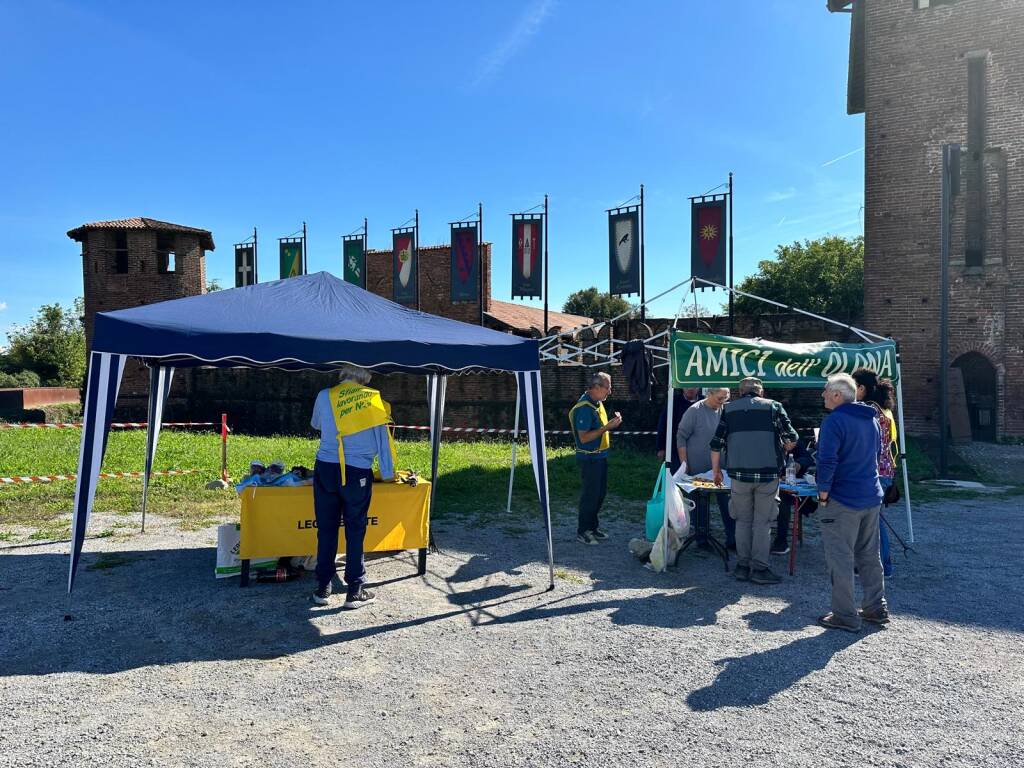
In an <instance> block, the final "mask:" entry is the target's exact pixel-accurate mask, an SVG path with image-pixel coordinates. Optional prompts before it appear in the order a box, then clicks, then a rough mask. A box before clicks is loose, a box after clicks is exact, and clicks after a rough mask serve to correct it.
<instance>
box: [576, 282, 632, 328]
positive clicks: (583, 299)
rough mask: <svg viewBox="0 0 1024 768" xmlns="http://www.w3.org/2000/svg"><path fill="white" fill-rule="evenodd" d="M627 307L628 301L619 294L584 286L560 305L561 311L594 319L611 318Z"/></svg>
mask: <svg viewBox="0 0 1024 768" xmlns="http://www.w3.org/2000/svg"><path fill="white" fill-rule="evenodd" d="M628 309H629V302H628V301H626V300H625V299H624V298H622V297H621V296H614V295H612V294H610V293H600V292H599V291H598V290H597V288H593V287H591V288H584V289H583V290H582V291H576V293H573V294H570V295H569V298H568V299H566V300H565V304H564V305H562V311H563V312H567V313H568V314H570V315H582V316H583V317H591V318H593V319H594V320H611V319H612V318H613V317H618V316H619V315H621V314H622V313H623V312H625V311H626V310H628Z"/></svg>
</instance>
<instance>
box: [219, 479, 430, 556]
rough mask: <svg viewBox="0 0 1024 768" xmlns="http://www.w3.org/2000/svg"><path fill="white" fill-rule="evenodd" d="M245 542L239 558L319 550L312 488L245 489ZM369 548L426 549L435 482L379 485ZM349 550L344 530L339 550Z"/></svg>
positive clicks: (373, 501)
mask: <svg viewBox="0 0 1024 768" xmlns="http://www.w3.org/2000/svg"><path fill="white" fill-rule="evenodd" d="M241 498H242V530H241V535H242V540H241V544H240V547H239V553H238V556H239V557H240V558H241V559H243V560H251V559H253V558H256V557H298V556H301V555H315V554H316V516H315V515H314V514H313V487H312V486H310V485H304V486H299V487H295V488H279V487H275V486H264V487H259V486H253V487H250V488H246V489H244V490H243V491H242V497H241ZM368 517H369V525H367V527H366V539H365V551H367V552H391V551H395V550H400V549H422V548H424V547H426V546H427V543H428V541H429V538H430V483H429V482H424V481H420V483H419V485H417V486H416V487H415V488H413V487H412V486H410V485H405V484H404V483H374V484H373V497H372V499H371V501H370V510H369V513H368ZM344 551H345V528H344V526H342V529H341V533H340V535H339V536H338V552H340V553H344Z"/></svg>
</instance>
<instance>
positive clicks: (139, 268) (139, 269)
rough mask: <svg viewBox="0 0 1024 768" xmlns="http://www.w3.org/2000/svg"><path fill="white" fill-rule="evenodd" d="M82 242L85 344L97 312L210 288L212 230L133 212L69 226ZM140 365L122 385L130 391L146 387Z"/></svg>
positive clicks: (128, 372)
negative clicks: (208, 255)
mask: <svg viewBox="0 0 1024 768" xmlns="http://www.w3.org/2000/svg"><path fill="white" fill-rule="evenodd" d="M68 237H70V238H71V239H72V240H76V241H78V242H80V243H81V244H82V286H83V290H84V298H85V336H86V344H87V346H88V347H89V348H91V347H92V334H93V326H94V322H95V318H96V313H97V312H109V311H111V310H115V309H126V308H128V307H137V306H140V305H142V304H152V303H154V302H157V301H164V300H166V299H178V298H181V297H183V296H197V295H199V294H201V293H204V292H205V291H206V259H205V252H206V251H212V250H213V249H214V245H213V235H211V234H210V232H209V230H206V229H197V228H195V227H185V226H182V225H181V224H170V223H168V222H166V221H157V220H156V219H147V218H134V219H117V220H115V221H95V222H92V223H91V224H83V225H82V226H80V227H76V228H75V229H72V230H71V231H69V232H68ZM137 367H138V366H134V365H129V366H128V368H126V370H125V378H124V381H123V383H122V385H121V390H122V392H123V393H125V394H128V395H132V394H136V393H140V394H141V393H144V392H147V391H148V388H149V382H148V380H146V378H145V377H144V376H140V371H139V370H136V368H137Z"/></svg>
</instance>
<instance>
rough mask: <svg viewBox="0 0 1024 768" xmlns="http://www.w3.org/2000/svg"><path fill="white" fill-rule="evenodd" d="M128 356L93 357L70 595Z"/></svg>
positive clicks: (73, 530) (73, 535)
mask: <svg viewBox="0 0 1024 768" xmlns="http://www.w3.org/2000/svg"><path fill="white" fill-rule="evenodd" d="M124 362H125V356H124V355H112V354H109V353H106V352H93V353H91V354H90V356H89V370H88V373H87V375H86V385H85V412H84V413H83V414H82V421H83V425H82V444H81V447H80V448H79V452H78V476H77V478H76V479H75V506H74V511H73V513H72V518H71V557H70V562H69V564H68V594H69V595H70V594H71V590H72V588H73V587H74V585H75V572H76V571H77V570H78V561H79V559H81V556H82V542H83V541H84V540H85V531H86V528H87V527H88V525H89V513H90V512H91V511H92V503H93V499H94V498H95V496H96V482H97V480H98V477H99V472H100V467H101V466H102V465H103V455H104V453H105V452H106V448H107V435H108V433H109V432H110V422H111V420H112V418H113V415H114V404H115V403H116V402H117V392H118V389H119V388H120V386H121V374H122V372H123V371H124Z"/></svg>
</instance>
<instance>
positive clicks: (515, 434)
mask: <svg viewBox="0 0 1024 768" xmlns="http://www.w3.org/2000/svg"><path fill="white" fill-rule="evenodd" d="M520 398H521V394H520V392H519V379H516V418H515V424H514V426H513V427H512V468H511V469H510V470H509V473H508V504H506V505H505V515H506V516H507V515H511V514H512V484H513V483H514V482H515V479H516V447H517V446H518V444H519V400H520Z"/></svg>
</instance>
